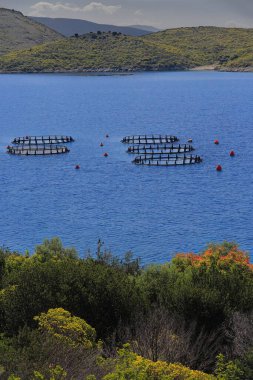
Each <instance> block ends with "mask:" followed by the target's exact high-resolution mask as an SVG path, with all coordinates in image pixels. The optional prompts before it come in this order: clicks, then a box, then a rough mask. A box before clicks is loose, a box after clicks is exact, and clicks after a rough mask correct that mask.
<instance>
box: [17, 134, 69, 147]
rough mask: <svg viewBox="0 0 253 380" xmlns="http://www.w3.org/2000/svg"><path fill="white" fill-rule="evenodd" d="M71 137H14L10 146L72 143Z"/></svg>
mask: <svg viewBox="0 0 253 380" xmlns="http://www.w3.org/2000/svg"><path fill="white" fill-rule="evenodd" d="M74 141H75V140H74V139H73V137H71V136H54V135H51V136H25V137H15V139H14V140H13V141H12V144H23V145H24V144H27V145H40V144H66V143H70V142H74Z"/></svg>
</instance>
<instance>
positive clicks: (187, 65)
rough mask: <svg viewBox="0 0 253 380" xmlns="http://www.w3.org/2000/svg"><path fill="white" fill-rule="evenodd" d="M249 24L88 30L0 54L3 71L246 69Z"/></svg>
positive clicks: (251, 63) (251, 51) (251, 41)
mask: <svg viewBox="0 0 253 380" xmlns="http://www.w3.org/2000/svg"><path fill="white" fill-rule="evenodd" d="M252 37H253V30H252V29H236V28H231V29H229V28H216V27H199V28H179V29H169V30H166V31H162V32H158V33H153V34H149V35H146V36H142V37H131V36H124V35H122V34H120V33H116V32H114V33H102V32H97V33H89V34H86V35H83V36H78V35H76V37H72V38H66V39H63V40H59V41H55V42H52V43H47V44H43V45H39V46H36V47H33V48H31V49H28V50H23V51H21V52H15V51H14V52H11V53H9V54H7V55H4V56H2V57H1V58H0V70H1V71H6V72H9V71H11V72H66V71H70V72H75V71H77V72H84V71H138V70H187V69H192V68H195V67H200V66H206V65H212V66H213V67H214V68H217V69H219V70H252V68H253V60H252V59H253V38H252Z"/></svg>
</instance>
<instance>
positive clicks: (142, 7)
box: [0, 0, 253, 28]
mask: <svg viewBox="0 0 253 380" xmlns="http://www.w3.org/2000/svg"><path fill="white" fill-rule="evenodd" d="M0 6H2V7H5V8H14V9H16V10H20V11H22V12H23V13H24V14H25V15H33V16H47V17H68V18H80V19H84V20H89V21H94V22H99V23H107V24H109V23H110V24H116V25H132V24H142V25H145V24H146V25H153V26H156V27H159V28H172V27H178V26H199V25H217V26H238V27H253V0H95V1H92V0H73V1H70V0H44V1H36V0H0Z"/></svg>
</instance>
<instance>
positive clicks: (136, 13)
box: [134, 9, 143, 16]
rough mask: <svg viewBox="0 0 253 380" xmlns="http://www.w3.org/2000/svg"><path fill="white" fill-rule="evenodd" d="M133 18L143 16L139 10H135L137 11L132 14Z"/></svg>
mask: <svg viewBox="0 0 253 380" xmlns="http://www.w3.org/2000/svg"><path fill="white" fill-rule="evenodd" d="M134 15H135V16H143V12H142V10H141V9H137V11H135V12H134Z"/></svg>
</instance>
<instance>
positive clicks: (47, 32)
mask: <svg viewBox="0 0 253 380" xmlns="http://www.w3.org/2000/svg"><path fill="white" fill-rule="evenodd" d="M61 38H62V36H61V35H60V34H59V33H57V32H55V31H54V30H52V29H50V28H48V27H46V26H45V25H42V24H39V23H37V22H35V21H33V20H31V19H30V18H28V17H25V16H24V15H23V14H22V13H21V12H16V11H14V10H10V9H5V8H0V54H5V53H7V52H9V51H12V50H18V49H25V48H30V47H32V46H34V45H38V44H42V43H45V42H49V41H55V40H57V39H61Z"/></svg>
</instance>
